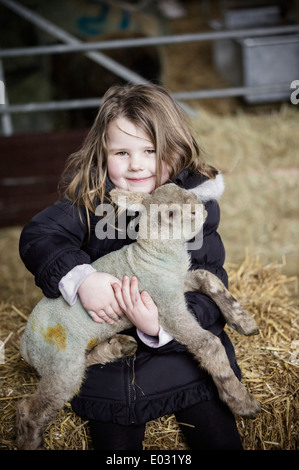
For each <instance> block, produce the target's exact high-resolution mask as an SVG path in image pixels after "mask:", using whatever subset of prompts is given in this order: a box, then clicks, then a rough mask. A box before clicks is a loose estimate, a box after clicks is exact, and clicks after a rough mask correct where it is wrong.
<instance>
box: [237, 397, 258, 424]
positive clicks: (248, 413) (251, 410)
mask: <svg viewBox="0 0 299 470" xmlns="http://www.w3.org/2000/svg"><path fill="white" fill-rule="evenodd" d="M260 412H261V407H260V404H259V402H258V401H257V400H256V399H255V398H254V397H252V396H251V403H250V405H249V406H247V407H245V409H244V410H243V411H242V412H240V416H242V418H245V419H254V418H256V416H257V415H258V414H259V413H260Z"/></svg>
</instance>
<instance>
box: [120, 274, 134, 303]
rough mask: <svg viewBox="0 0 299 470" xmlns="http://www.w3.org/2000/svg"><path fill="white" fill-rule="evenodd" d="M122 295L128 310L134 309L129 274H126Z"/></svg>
mask: <svg viewBox="0 0 299 470" xmlns="http://www.w3.org/2000/svg"><path fill="white" fill-rule="evenodd" d="M122 297H123V300H124V303H125V306H126V310H127V309H129V310H132V308H133V304H132V300H131V293H130V279H129V277H128V276H124V278H123V283H122Z"/></svg>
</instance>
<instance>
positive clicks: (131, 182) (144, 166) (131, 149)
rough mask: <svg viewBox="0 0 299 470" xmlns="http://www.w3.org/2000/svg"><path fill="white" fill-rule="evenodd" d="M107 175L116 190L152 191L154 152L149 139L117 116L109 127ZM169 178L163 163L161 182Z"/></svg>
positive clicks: (140, 130) (133, 125)
mask: <svg viewBox="0 0 299 470" xmlns="http://www.w3.org/2000/svg"><path fill="white" fill-rule="evenodd" d="M107 137H108V138H107V144H108V161H107V167H108V175H109V178H110V179H111V181H112V183H113V184H114V185H115V186H116V187H117V188H118V189H125V190H127V191H137V192H142V193H151V192H152V191H153V190H154V189H155V183H156V168H157V164H156V152H155V147H154V145H153V143H152V142H151V139H150V138H149V136H148V135H147V134H145V132H144V131H143V130H142V129H141V128H140V127H138V126H136V125H135V124H133V123H132V122H131V121H129V120H128V119H126V118H124V117H119V118H117V119H115V120H114V121H112V122H111V123H110V124H109V126H108V134H107ZM168 179H169V171H168V169H167V166H166V164H165V163H164V162H162V175H161V184H164V183H166V181H167V180H168Z"/></svg>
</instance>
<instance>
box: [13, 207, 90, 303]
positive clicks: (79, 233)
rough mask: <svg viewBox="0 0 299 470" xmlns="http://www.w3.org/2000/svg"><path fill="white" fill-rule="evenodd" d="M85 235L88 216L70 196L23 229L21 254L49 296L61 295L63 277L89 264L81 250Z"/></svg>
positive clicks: (20, 246)
mask: <svg viewBox="0 0 299 470" xmlns="http://www.w3.org/2000/svg"><path fill="white" fill-rule="evenodd" d="M86 235H87V224H86V217H84V214H83V213H82V214H81V217H80V214H79V211H78V209H77V208H76V207H75V206H74V205H73V204H72V203H71V201H68V200H67V199H64V200H62V201H58V202H56V203H55V204H54V205H52V206H50V207H48V208H46V209H44V210H43V211H42V212H40V213H39V214H37V215H36V216H35V217H33V219H32V220H31V221H30V222H29V223H28V224H27V225H26V226H25V227H24V229H23V230H22V233H21V237H20V243H19V250H20V256H21V258H22V260H23V262H24V264H25V266H26V268H27V269H28V270H29V271H30V272H31V273H32V274H33V275H34V276H35V282H36V285H37V286H39V287H40V288H41V289H42V291H43V293H44V295H45V296H46V297H50V298H55V297H59V296H60V291H59V288H58V284H59V281H60V280H61V278H62V277H63V276H64V275H65V274H67V273H68V272H69V271H70V270H71V269H73V268H74V267H75V266H77V265H80V264H88V263H90V257H89V255H88V254H87V253H85V251H84V250H82V246H83V244H84V239H85V238H86Z"/></svg>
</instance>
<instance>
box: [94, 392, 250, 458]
mask: <svg viewBox="0 0 299 470" xmlns="http://www.w3.org/2000/svg"><path fill="white" fill-rule="evenodd" d="M175 416H176V419H177V421H178V423H179V426H180V428H181V430H182V432H183V434H184V436H185V438H186V440H187V444H188V446H189V448H190V449H192V450H242V449H243V447H242V444H241V440H240V436H239V433H238V430H237V426H236V423H235V419H234V416H233V414H232V413H231V412H230V410H229V409H228V407H227V406H226V405H225V404H224V403H223V402H222V401H221V400H220V399H219V398H215V399H212V400H209V401H206V402H202V403H198V404H197V405H194V406H192V407H191V408H188V409H186V410H183V411H179V412H177V413H175ZM184 423H185V424H184ZM187 425H189V426H187ZM89 426H90V433H91V438H92V441H93V447H94V450H142V441H143V440H144V433H145V423H144V424H140V425H130V426H122V425H120V424H115V423H101V422H99V421H92V420H91V421H89ZM169 450H171V449H169Z"/></svg>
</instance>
